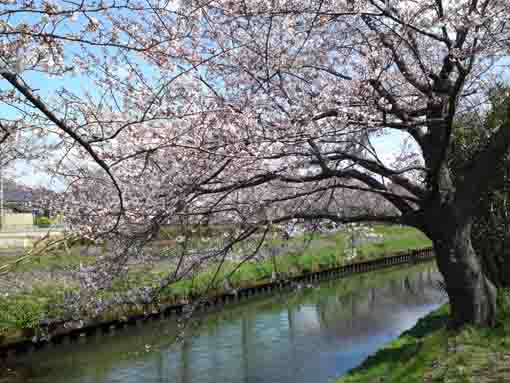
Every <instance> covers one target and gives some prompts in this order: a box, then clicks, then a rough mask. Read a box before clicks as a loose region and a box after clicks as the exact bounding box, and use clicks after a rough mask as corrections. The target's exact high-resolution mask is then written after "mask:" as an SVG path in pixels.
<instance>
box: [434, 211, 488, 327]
mask: <svg viewBox="0 0 510 383" xmlns="http://www.w3.org/2000/svg"><path fill="white" fill-rule="evenodd" d="M452 221H453V220H448V219H446V220H445V221H443V222H442V224H439V225H438V226H441V227H442V228H443V230H438V231H435V235H432V242H433V244H434V250H435V252H436V259H437V264H438V267H439V271H440V272H441V274H442V275H443V277H444V279H445V284H446V291H447V293H448V297H449V299H450V310H451V323H450V325H451V326H452V327H454V328H457V327H461V326H463V325H466V324H473V325H479V326H483V327H492V326H494V325H495V322H496V315H497V305H496V298H497V289H496V288H495V286H494V285H493V283H492V282H491V281H490V280H489V279H488V278H487V277H486V276H485V275H484V273H483V269H482V264H481V262H480V259H479V258H478V256H477V254H476V252H475V250H474V249H473V246H472V243H471V222H470V221H469V222H467V223H464V224H456V223H455V222H454V221H453V222H452ZM445 227H449V229H448V230H444V229H445Z"/></svg>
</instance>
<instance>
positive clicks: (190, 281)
mask: <svg viewBox="0 0 510 383" xmlns="http://www.w3.org/2000/svg"><path fill="white" fill-rule="evenodd" d="M373 229H374V232H375V233H376V234H377V235H379V236H381V237H382V239H381V240H380V241H376V242H368V243H365V244H362V245H361V246H359V247H357V250H358V251H357V256H356V257H355V258H354V259H353V258H349V257H348V255H347V254H346V253H345V248H346V243H347V241H348V237H347V234H346V233H341V232H338V233H330V234H324V235H320V236H316V237H313V238H306V237H305V236H303V237H295V238H291V239H290V240H289V241H285V243H281V242H282V241H272V242H271V241H270V244H269V245H268V248H263V249H261V251H266V252H270V250H273V249H272V248H270V246H273V247H277V248H278V250H279V252H280V253H282V254H280V255H278V256H276V257H274V258H273V257H271V258H268V259H262V260H256V261H249V262H244V263H243V262H240V261H229V260H227V261H225V262H222V263H221V264H220V265H219V266H218V265H216V264H212V265H208V266H207V267H205V268H204V269H203V270H196V271H193V273H192V275H189V277H188V278H184V279H182V280H180V281H178V282H176V283H173V284H172V285H171V286H168V287H167V288H164V289H163V290H161V291H160V296H161V297H162V298H163V300H164V301H165V302H166V303H168V304H172V303H174V304H175V303H179V302H183V301H189V300H190V299H193V297H198V296H204V294H212V295H218V294H222V293H224V292H225V283H224V282H225V280H226V279H228V281H229V284H230V287H231V288H232V289H236V290H240V289H243V288H248V287H250V286H254V285H259V284H264V283H267V282H269V281H271V279H272V276H273V273H274V272H278V273H280V274H282V275H285V276H286V277H295V276H298V275H305V274H310V273H314V272H319V271H321V270H326V269H332V268H337V267H340V266H342V265H346V264H349V263H357V262H364V261H369V260H372V259H376V258H381V257H385V256H391V255H395V254H396V253H399V252H401V251H407V250H411V249H420V248H426V247H429V246H430V241H429V240H428V239H427V238H426V237H425V236H424V235H423V234H422V233H420V232H418V231H417V230H414V229H412V228H406V227H400V226H391V225H373ZM304 240H307V246H305V247H304V248H303V249H302V250H300V251H298V250H296V248H299V246H301V247H303V241H304ZM161 242H162V243H159V242H156V243H154V244H153V245H154V246H153V247H154V248H155V251H157V252H159V253H161V256H160V258H159V259H158V260H157V261H155V262H150V263H148V264H133V265H129V271H128V272H127V273H126V275H123V276H122V278H119V280H118V281H116V282H115V283H114V284H113V285H112V286H111V287H109V288H107V289H103V290H101V291H100V292H98V294H100V295H99V296H97V297H96V298H98V299H101V300H103V301H108V300H111V299H112V297H117V296H119V295H120V296H122V295H125V294H126V293H127V292H129V291H131V290H133V289H135V290H136V289H140V288H144V287H150V286H153V285H154V284H157V283H158V281H159V280H162V279H165V278H166V277H167V276H169V275H171V274H172V273H173V270H174V269H175V267H174V266H173V264H172V263H171V261H172V259H171V257H169V256H167V255H165V254H166V253H167V252H168V250H169V249H171V246H170V245H169V244H168V243H167V242H165V241H161ZM298 245H299V246H298ZM83 250H84V249H83V248H82V247H80V246H75V247H70V248H69V249H68V250H67V251H60V252H56V253H50V254H45V255H43V256H40V257H31V258H29V259H28V260H27V261H28V263H20V264H18V265H16V267H15V268H14V269H13V270H11V271H10V272H9V273H8V274H7V275H2V277H1V279H0V290H1V293H2V294H0V338H1V337H2V331H3V332H5V331H9V332H10V331H12V330H22V329H25V328H33V327H37V326H38V323H39V322H40V320H41V318H44V319H46V320H51V319H54V318H60V317H62V316H63V313H62V309H61V307H62V306H63V304H64V297H65V296H66V295H70V294H76V293H78V292H79V281H78V280H76V277H77V275H78V273H77V272H76V271H77V270H78V269H79V268H80V267H81V266H82V265H83V266H86V265H91V264H93V263H94V262H95V261H96V256H95V255H91V254H90V253H89V252H84V251H83ZM96 250H98V251H99V250H101V249H96ZM102 250H106V247H105V249H102ZM84 254H87V255H84ZM0 263H1V262H0ZM144 310H145V309H142V310H141V312H142V314H143V312H144ZM138 311H140V310H138ZM149 311H152V310H149Z"/></svg>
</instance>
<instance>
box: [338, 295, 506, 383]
mask: <svg viewBox="0 0 510 383" xmlns="http://www.w3.org/2000/svg"><path fill="white" fill-rule="evenodd" d="M501 296H502V299H501V315H500V319H499V322H498V325H497V327H496V328H493V329H480V328H475V327H466V328H463V329H461V330H459V331H453V330H448V329H447V321H448V310H449V309H448V306H447V305H445V306H443V307H442V308H441V309H439V310H437V311H435V312H433V313H431V314H429V315H427V316H426V317H425V318H422V319H420V320H419V321H418V323H417V324H416V326H415V327H413V328H412V329H411V330H409V331H406V332H405V333H403V334H402V335H401V336H400V337H399V338H398V339H396V340H395V341H393V342H391V343H389V344H388V345H387V346H386V347H384V348H383V349H381V350H379V351H378V352H377V353H376V354H374V355H372V356H370V357H369V358H367V359H366V360H365V362H363V364H362V365H360V366H359V367H357V368H355V369H354V370H352V371H351V372H350V373H349V374H348V375H346V376H345V377H343V378H341V379H339V380H338V381H337V383H376V382H377V383H423V382H427V383H429V382H430V383H432V382H438V383H439V382H441V383H447V382H448V383H471V382H472V383H496V382H497V383H504V382H510V316H509V314H510V291H506V292H502V293H501Z"/></svg>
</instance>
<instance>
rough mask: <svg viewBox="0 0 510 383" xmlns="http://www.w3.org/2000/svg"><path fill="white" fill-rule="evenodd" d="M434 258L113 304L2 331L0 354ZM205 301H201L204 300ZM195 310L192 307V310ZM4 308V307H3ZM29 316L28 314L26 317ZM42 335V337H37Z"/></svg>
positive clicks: (415, 256)
mask: <svg viewBox="0 0 510 383" xmlns="http://www.w3.org/2000/svg"><path fill="white" fill-rule="evenodd" d="M433 258H434V254H433V252H432V249H430V248H429V249H422V250H415V251H408V252H405V253H401V254H397V255H394V256H392V257H384V258H379V259H374V260H371V261H366V262H358V263H351V264H347V265H344V266H341V267H336V268H326V269H323V270H319V271H317V272H312V273H307V274H299V275H295V276H290V277H288V278H287V279H285V280H280V281H263V282H262V283H257V282H255V281H254V282H253V283H252V284H250V285H248V286H247V287H244V288H241V289H239V290H238V291H236V292H235V293H232V292H230V291H228V292H224V291H215V292H213V295H209V296H205V297H204V296H201V297H199V298H198V300H197V301H189V300H186V301H176V300H175V299H173V300H172V299H169V298H168V297H167V299H164V297H163V299H160V300H159V301H157V302H154V303H151V304H144V305H132V304H126V305H124V304H123V305H117V306H115V307H113V308H112V309H111V310H109V311H106V312H105V313H104V314H102V315H100V316H99V317H96V318H93V319H85V318H81V319H80V318H71V319H67V320H58V321H54V322H52V323H51V324H50V325H49V326H48V325H46V326H42V325H41V323H39V322H30V323H31V326H30V327H21V326H20V327H18V328H12V329H7V330H4V332H3V334H0V335H2V336H0V352H1V354H2V355H3V356H4V357H6V356H8V355H9V353H11V354H12V353H24V352H27V351H31V350H33V349H34V348H41V347H44V345H45V344H47V343H48V342H49V341H50V340H51V342H52V343H62V342H63V341H64V340H65V339H67V340H68V341H71V340H76V339H78V338H80V337H87V336H91V335H95V334H96V333H97V332H98V331H99V332H103V333H108V332H109V331H110V330H112V331H114V330H115V329H116V328H123V327H125V326H127V325H129V324H132V325H136V324H138V323H139V322H141V321H145V320H147V319H152V318H160V317H167V316H170V315H179V314H182V313H184V312H185V311H186V310H187V309H189V308H191V309H192V310H194V309H195V308H197V307H198V309H199V310H204V309H208V308H212V307H221V306H222V305H223V304H225V303H228V302H231V301H238V300H240V299H244V298H246V297H251V296H255V295H259V294H264V293H270V292H272V291H274V290H281V289H289V288H290V289H302V288H304V287H305V284H308V285H309V286H313V285H312V284H313V283H316V282H319V281H323V280H328V279H336V278H339V277H343V276H348V275H353V274H358V273H364V272H367V271H375V270H380V269H383V268H388V267H394V266H397V265H404V264H415V263H419V262H426V261H430V260H432V259H433ZM204 298H205V299H204ZM197 304H198V305H197ZM193 307H195V308H193ZM6 308H7V307H6ZM26 310H27V308H26V307H24V306H19V314H20V315H22V318H25V315H27V314H26ZM32 316H33V314H31V313H29V314H28V317H32ZM41 335H42V336H41Z"/></svg>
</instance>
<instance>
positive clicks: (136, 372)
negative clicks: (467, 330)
mask: <svg viewBox="0 0 510 383" xmlns="http://www.w3.org/2000/svg"><path fill="white" fill-rule="evenodd" d="M439 279H440V276H439V274H438V272H437V271H436V269H435V267H434V266H433V264H432V263H430V264H426V265H421V266H414V267H409V268H404V269H400V270H393V271H392V270H385V271H379V272H372V273H367V274H361V275H356V276H352V277H349V278H345V279H341V280H336V281H331V282H324V283H321V284H319V285H318V286H316V287H315V288H303V289H298V290H296V291H293V292H287V293H277V294H272V295H265V296H259V297H256V298H252V299H250V300H247V301H245V302H241V303H236V304H231V305H228V306H226V308H224V309H223V310H221V311H218V312H213V313H208V314H205V315H203V316H202V317H200V318H198V317H197V318H196V319H195V321H196V322H194V323H192V324H188V325H187V328H188V329H187V330H186V331H187V332H188V335H187V336H185V337H184V338H183V339H181V340H178V341H176V334H178V333H180V332H179V331H177V325H176V323H175V319H171V318H169V319H165V320H160V321H154V322H150V323H147V324H144V325H143V326H141V327H128V328H125V329H122V330H118V331H117V332H116V333H114V334H109V335H103V336H97V337H92V338H87V339H86V340H83V341H81V342H78V343H73V344H68V345H59V346H53V347H52V348H47V349H45V350H42V351H39V352H35V353H33V354H32V355H27V356H24V357H22V358H21V359H19V360H18V361H17V364H16V365H15V366H14V372H13V373H12V375H11V378H10V379H9V381H10V382H24V383H25V382H26V383H29V382H33V383H64V382H65V383H114V382H115V383H117V382H118V383H120V382H122V383H135V382H136V383H163V382H165V383H212V382H215V383H216V382H218V383H223V382H225V383H229V382H232V383H234V382H235V383H241V382H245V383H265V382H268V383H269V382H271V383H290V382H292V383H300V382H307V383H310V382H314V383H322V382H324V383H326V382H331V381H334V379H335V378H338V377H339V376H341V375H343V374H345V373H346V372H347V371H348V370H349V369H351V368H353V367H355V366H357V365H359V364H360V363H361V362H362V361H363V360H364V359H365V358H366V357H367V356H368V355H370V354H372V353H374V352H375V351H376V350H378V349H379V348H380V347H382V346H383V345H384V344H385V343H387V342H388V341H390V340H392V339H394V338H396V337H397V336H398V335H399V334H400V333H402V332H403V331H404V330H406V329H409V328H410V327H412V326H413V325H414V324H415V323H416V321H417V320H418V319H419V318H420V317H422V316H424V315H426V314H427V313H429V312H430V311H432V310H434V309H435V308H437V307H439V305H440V304H442V303H444V302H445V297H444V296H443V295H442V293H441V291H440V290H439V289H438V288H437V287H436V286H437V281H438V280H439ZM181 332H182V331H181Z"/></svg>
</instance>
